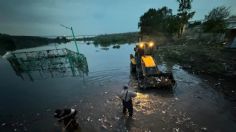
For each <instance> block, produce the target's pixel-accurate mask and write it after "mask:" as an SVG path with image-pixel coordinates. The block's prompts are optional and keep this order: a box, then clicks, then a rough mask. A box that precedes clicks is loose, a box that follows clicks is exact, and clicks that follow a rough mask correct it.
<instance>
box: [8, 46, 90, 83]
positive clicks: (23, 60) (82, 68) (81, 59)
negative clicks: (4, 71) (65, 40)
mask: <svg viewBox="0 0 236 132" xmlns="http://www.w3.org/2000/svg"><path fill="white" fill-rule="evenodd" d="M8 61H9V62H10V64H11V66H12V68H13V69H14V71H15V72H16V74H17V75H18V76H20V77H21V78H22V79H30V80H31V81H34V80H42V79H48V78H63V77H70V76H71V77H75V76H81V77H84V75H88V72H89V69H88V63H87V59H86V57H85V56H84V55H83V54H81V53H76V52H74V51H71V50H68V49H66V48H64V49H49V50H40V51H22V52H11V57H9V58H8Z"/></svg>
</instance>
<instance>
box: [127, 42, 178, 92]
mask: <svg viewBox="0 0 236 132" xmlns="http://www.w3.org/2000/svg"><path fill="white" fill-rule="evenodd" d="M154 46H155V44H154V43H153V42H141V43H139V44H138V45H136V47H135V48H134V51H135V55H132V54H131V55H130V72H131V73H132V74H133V75H135V76H136V78H137V80H138V86H139V87H140V88H144V89H145V88H149V87H152V88H172V87H173V86H174V85H175V80H174V77H173V74H172V73H164V72H161V71H160V70H159V69H158V65H157V63H156V61H155V59H154V57H153V53H154V50H155V47H154Z"/></svg>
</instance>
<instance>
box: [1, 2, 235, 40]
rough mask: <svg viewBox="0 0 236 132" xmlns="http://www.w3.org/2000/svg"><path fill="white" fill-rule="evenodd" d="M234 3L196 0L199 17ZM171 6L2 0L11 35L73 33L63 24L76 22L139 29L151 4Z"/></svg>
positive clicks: (83, 28) (84, 27)
mask: <svg viewBox="0 0 236 132" xmlns="http://www.w3.org/2000/svg"><path fill="white" fill-rule="evenodd" d="M219 5H225V6H227V7H231V14H235V15H236V0H194V2H193V7H192V8H193V10H195V11H196V14H195V16H194V19H195V20H198V19H203V18H204V16H205V14H207V13H208V12H209V11H210V10H211V9H212V8H214V7H217V6H219ZM162 6H167V7H169V8H171V9H173V12H174V13H176V11H177V8H178V3H177V2H176V0H0V33H7V34H11V35H40V36H54V35H68V34H69V35H70V31H69V30H67V29H65V28H63V27H61V26H60V24H64V25H68V26H73V28H74V30H75V33H76V34H77V35H78V34H82V35H96V34H105V33H119V32H131V31H138V27H137V24H138V21H139V17H140V16H141V15H142V14H143V13H144V12H145V11H147V10H148V9H149V8H161V7H162Z"/></svg>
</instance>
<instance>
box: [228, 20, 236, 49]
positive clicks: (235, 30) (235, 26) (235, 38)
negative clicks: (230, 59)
mask: <svg viewBox="0 0 236 132" xmlns="http://www.w3.org/2000/svg"><path fill="white" fill-rule="evenodd" d="M227 24H228V27H227V33H226V39H227V41H228V45H229V48H236V16H233V17H230V18H229V19H228V20H227Z"/></svg>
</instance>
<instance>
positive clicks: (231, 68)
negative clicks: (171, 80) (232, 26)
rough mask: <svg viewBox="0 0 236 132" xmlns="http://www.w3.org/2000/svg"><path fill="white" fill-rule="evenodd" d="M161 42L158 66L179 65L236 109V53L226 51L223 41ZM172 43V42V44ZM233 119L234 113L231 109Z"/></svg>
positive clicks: (188, 40) (190, 40)
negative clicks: (162, 64)
mask: <svg viewBox="0 0 236 132" xmlns="http://www.w3.org/2000/svg"><path fill="white" fill-rule="evenodd" d="M171 40H172V41H171V42H170V41H169V42H166V43H161V44H160V45H159V49H158V50H157V52H156V53H157V55H158V58H159V61H161V62H160V63H167V64H168V65H175V64H178V65H180V66H181V67H182V68H183V69H185V70H187V71H189V72H190V73H192V74H197V75H198V76H200V77H201V78H203V79H204V80H205V81H207V82H208V83H209V84H210V85H211V86H212V87H213V88H214V89H215V90H217V91H219V92H221V93H223V94H224V96H225V98H227V99H228V100H230V101H231V102H232V103H233V106H232V108H233V107H235V106H236V104H235V103H234V102H235V101H236V92H235V85H236V83H235V82H234V80H235V79H236V58H235V56H236V50H235V49H229V48H226V46H225V44H224V43H222V42H218V43H217V42H216V41H212V40H211V41H209V39H208V38H201V39H198V38H196V39H192V38H191V37H190V38H189V37H185V36H183V37H182V38H179V39H177V38H175V39H171ZM173 40H174V41H173ZM233 113H234V115H235V117H236V112H235V110H233Z"/></svg>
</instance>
